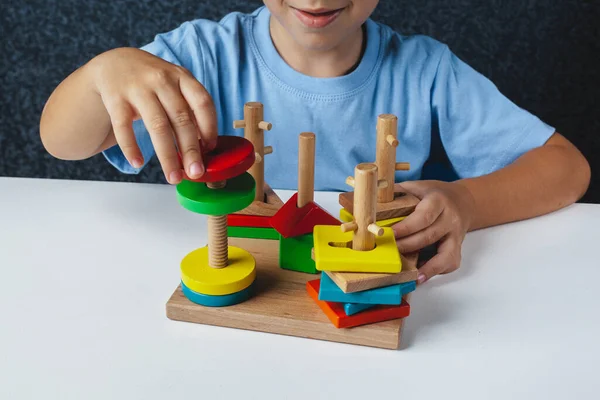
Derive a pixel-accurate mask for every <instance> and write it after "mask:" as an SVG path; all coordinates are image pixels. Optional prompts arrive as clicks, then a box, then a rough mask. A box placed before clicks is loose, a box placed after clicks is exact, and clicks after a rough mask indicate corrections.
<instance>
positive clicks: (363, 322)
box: [166, 103, 410, 349]
mask: <svg viewBox="0 0 600 400" xmlns="http://www.w3.org/2000/svg"><path fill="white" fill-rule="evenodd" d="M234 127H236V128H242V127H243V128H244V138H241V137H239V138H238V137H235V136H231V137H225V136H224V137H220V138H219V140H218V143H217V148H216V149H215V150H214V151H212V152H209V153H207V154H206V155H205V157H204V159H205V160H206V164H207V165H206V170H207V173H206V174H205V175H204V176H203V178H201V179H200V180H198V181H191V180H189V179H185V180H184V181H183V182H182V183H180V184H179V185H177V199H178V201H179V203H180V204H181V205H182V206H184V207H185V208H186V209H188V210H190V211H193V212H196V213H201V214H207V215H208V236H209V240H208V245H207V246H205V247H203V248H200V249H197V250H194V251H192V252H190V253H189V254H188V255H186V256H185V257H184V258H183V260H182V261H181V282H180V283H179V285H178V287H177V288H176V289H175V291H174V292H173V294H172V295H171V297H170V299H169V300H168V302H167V305H166V312H167V317H168V318H170V319H172V320H177V321H186V322H191V323H200V324H205V325H214V326H221V327H228V328H237V329H246V330H254V331H261V332H268V333H274V334H283V335H290V336H296V337H303V338H310V339H318V340H327V341H334V342H341V343H348V344H355V345H364V346H371V347H379V348H389V349H397V348H399V346H400V336H401V331H402V327H403V324H404V318H405V317H407V316H408V315H409V314H410V305H409V297H410V293H409V294H408V295H404V297H402V296H401V297H402V299H403V300H402V303H401V304H399V305H383V304H376V305H365V304H363V303H356V302H350V301H346V300H344V302H332V301H322V300H319V298H318V297H319V291H320V285H321V281H322V280H323V281H327V283H328V284H330V285H333V286H335V285H339V287H338V289H337V290H338V292H341V295H342V296H344V297H343V299H348V298H350V299H352V300H353V301H356V299H360V300H361V301H362V300H364V297H365V296H368V295H369V294H368V293H366V291H367V290H368V289H374V288H375V286H372V285H377V284H380V285H381V286H392V285H398V284H399V283H401V282H394V280H399V279H400V278H399V276H400V275H401V274H402V273H405V275H404V278H402V279H407V278H406V276H408V275H407V272H408V270H409V269H410V267H408V266H407V267H405V266H404V263H405V258H403V257H402V256H401V255H400V254H399V252H398V249H397V246H396V243H395V239H394V235H393V231H392V229H391V228H390V227H389V226H383V225H385V224H393V223H397V221H395V222H390V221H383V220H382V219H378V218H377V204H378V203H377V195H378V190H380V189H382V188H384V187H386V185H388V182H387V181H386V180H385V179H379V180H378V177H377V174H378V167H377V165H375V164H359V165H358V166H356V168H355V173H354V178H348V180H347V183H349V184H350V185H351V186H353V187H354V192H353V194H355V197H353V204H352V207H350V209H347V212H348V215H349V217H348V216H346V217H347V218H348V220H347V221H346V223H344V224H342V223H341V221H339V220H338V219H336V218H334V217H332V216H331V215H329V214H328V213H327V212H325V211H324V210H322V209H321V208H320V207H318V206H317V205H316V204H314V201H313V197H314V160H315V154H314V152H315V146H314V144H315V143H314V140H315V138H314V135H313V134H310V133H303V134H301V135H300V137H299V154H298V157H299V171H298V174H299V183H298V193H296V194H295V195H294V196H292V198H291V199H290V201H289V202H288V203H287V204H285V205H284V204H283V203H282V202H281V200H280V199H279V198H278V197H277V196H276V195H275V194H274V192H273V191H272V190H271V189H270V187H269V186H268V185H266V184H265V183H264V156H265V155H266V154H269V153H270V152H271V151H272V149H270V148H269V147H265V146H264V136H263V131H264V130H270V129H271V125H270V124H269V123H267V122H264V121H263V109H262V105H261V104H260V103H246V104H245V106H244V120H243V121H236V122H235V123H234ZM236 140H240V141H239V142H236ZM303 141H304V143H305V144H304V145H303V144H302V143H303ZM248 143H250V146H248ZM306 144H307V145H306ZM259 164H260V165H259ZM246 171H248V172H246ZM392 179H393V178H392ZM261 189H262V192H263V193H262V194H260V191H261ZM307 206H308V207H307ZM288 207H289V208H288ZM284 208H285V210H284ZM315 210H316V211H315ZM340 215H342V214H340ZM406 215H408V214H406ZM272 217H275V218H272ZM402 217H403V216H402ZM275 228H277V230H276V229H275ZM235 236H245V237H235ZM253 237H256V238H253ZM259 238H260V239H259ZM264 239H270V240H264ZM313 257H314V259H315V260H316V262H315V261H313ZM405 268H406V269H407V270H405ZM318 271H325V274H322V275H321V279H318V280H314V274H315V273H318ZM373 276H377V279H375V278H373ZM363 281H364V282H363ZM339 282H343V284H340V283H339ZM361 285H362V286H361ZM365 285H366V286H372V287H367V288H364V289H361V290H358V292H360V293H357V294H353V292H347V291H344V290H343V288H346V289H348V288H351V289H352V288H356V287H365ZM406 286H409V285H406ZM393 289H396V288H393ZM387 290H392V289H387ZM338 295H339V293H338ZM371 295H372V294H371ZM345 296H349V297H345ZM371 301H375V300H371ZM377 301H380V300H377ZM388 302H389V301H388ZM315 303H316V304H317V305H315ZM345 309H347V310H348V313H346V312H345V311H344V310H345ZM339 328H347V329H339Z"/></svg>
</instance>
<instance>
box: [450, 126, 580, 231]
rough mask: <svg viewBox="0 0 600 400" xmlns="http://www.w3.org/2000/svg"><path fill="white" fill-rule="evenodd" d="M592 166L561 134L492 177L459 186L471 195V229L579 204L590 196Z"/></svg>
mask: <svg viewBox="0 0 600 400" xmlns="http://www.w3.org/2000/svg"><path fill="white" fill-rule="evenodd" d="M589 180H590V168H589V164H588V163H587V161H586V160H585V158H584V157H583V155H582V154H581V153H580V152H579V151H578V150H577V149H576V148H575V147H574V146H573V145H571V144H570V143H569V142H568V141H567V140H566V139H564V138H563V137H562V136H560V135H558V134H557V135H555V136H554V137H552V138H551V139H550V140H549V141H548V143H547V144H546V145H544V146H542V147H539V148H537V149H534V150H532V151H530V152H528V153H526V154H524V155H523V156H521V157H520V158H519V159H517V160H516V161H515V162H514V163H512V164H511V165H509V166H507V167H505V168H503V169H501V170H499V171H496V172H494V173H492V174H489V175H485V176H482V177H478V178H471V179H463V180H459V181H457V182H456V183H457V184H460V185H462V186H464V187H466V188H467V189H468V191H469V192H470V194H471V195H472V201H473V205H474V208H473V213H472V220H471V223H470V228H469V230H476V229H480V228H485V227H488V226H494V225H499V224H504V223H509V222H514V221H520V220H524V219H528V218H532V217H536V216H540V215H544V214H547V213H550V212H553V211H556V210H558V209H560V208H563V207H565V206H568V205H570V204H572V203H574V202H576V201H578V200H579V199H580V198H581V197H582V196H583V195H584V194H585V192H586V191H587V188H588V185H589Z"/></svg>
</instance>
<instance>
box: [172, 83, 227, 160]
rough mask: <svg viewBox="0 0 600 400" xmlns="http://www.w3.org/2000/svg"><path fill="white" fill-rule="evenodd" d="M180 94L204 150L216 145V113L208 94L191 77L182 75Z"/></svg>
mask: <svg viewBox="0 0 600 400" xmlns="http://www.w3.org/2000/svg"><path fill="white" fill-rule="evenodd" d="M179 86H180V90H181V94H182V95H183V97H184V98H185V100H186V102H187V104H188V105H189V107H190V109H191V110H192V113H193V116H194V119H195V121H196V125H197V126H198V130H199V133H200V136H199V137H200V139H202V144H203V146H204V150H208V151H210V150H212V149H214V148H215V146H216V144H217V135H218V131H217V130H218V128H217V111H216V109H215V105H214V103H213V100H212V98H211V96H210V94H209V93H208V92H207V91H206V89H205V88H204V86H202V85H201V84H200V82H198V81H197V80H196V79H195V78H194V77H193V76H192V75H190V74H184V75H183V76H182V77H181V78H180V80H179Z"/></svg>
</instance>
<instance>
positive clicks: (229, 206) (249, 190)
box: [177, 172, 256, 215]
mask: <svg viewBox="0 0 600 400" xmlns="http://www.w3.org/2000/svg"><path fill="white" fill-rule="evenodd" d="M255 191H256V183H255V182H254V178H253V177H252V175H250V174H249V173H248V172H244V173H243V174H242V175H238V176H236V177H235V178H232V179H229V180H228V181H227V184H226V185H225V187H224V188H221V189H211V188H209V187H207V186H206V183H203V182H191V181H187V180H183V181H181V183H179V184H178V185H177V201H179V204H181V205H182V206H183V208H185V209H187V210H189V211H192V212H195V213H198V214H206V215H227V214H233V213H235V212H238V211H240V210H243V209H244V208H246V207H248V206H249V205H250V204H251V203H252V202H253V201H254V196H255Z"/></svg>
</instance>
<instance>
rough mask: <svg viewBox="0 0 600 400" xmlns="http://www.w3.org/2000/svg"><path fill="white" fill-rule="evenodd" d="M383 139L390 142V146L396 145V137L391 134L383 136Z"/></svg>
mask: <svg viewBox="0 0 600 400" xmlns="http://www.w3.org/2000/svg"><path fill="white" fill-rule="evenodd" d="M385 140H386V142H388V143H389V144H390V146H392V147H398V139H396V138H395V137H393V136H392V135H387V137H386V138H385Z"/></svg>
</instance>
